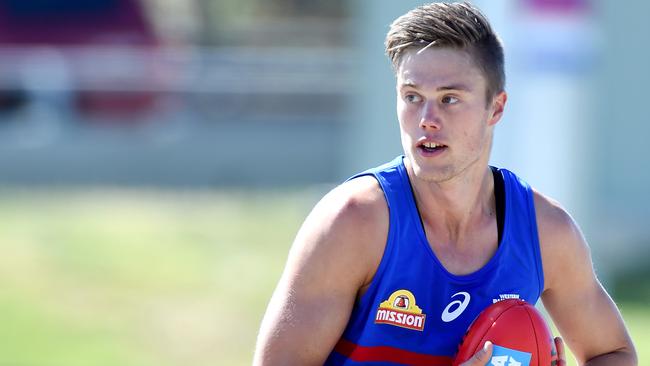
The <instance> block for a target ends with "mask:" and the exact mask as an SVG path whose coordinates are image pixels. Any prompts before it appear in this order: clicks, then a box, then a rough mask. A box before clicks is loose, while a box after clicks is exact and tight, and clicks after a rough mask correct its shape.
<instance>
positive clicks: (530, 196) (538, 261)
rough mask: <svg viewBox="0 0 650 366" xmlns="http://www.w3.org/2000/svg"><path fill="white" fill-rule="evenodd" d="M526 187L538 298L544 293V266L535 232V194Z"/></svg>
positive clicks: (537, 235)
mask: <svg viewBox="0 0 650 366" xmlns="http://www.w3.org/2000/svg"><path fill="white" fill-rule="evenodd" d="M525 187H526V198H527V203H528V212H529V213H528V218H529V220H530V222H529V227H530V239H531V243H532V246H533V248H532V249H533V254H534V255H535V266H536V268H537V277H538V278H539V292H538V297H539V296H541V295H542V292H544V266H543V263H542V254H541V248H540V244H539V232H538V230H537V213H536V212H535V196H534V195H535V193H534V192H533V189H532V188H531V187H530V186H529V185H527V184H526V185H525Z"/></svg>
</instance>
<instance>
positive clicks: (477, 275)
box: [398, 156, 512, 283]
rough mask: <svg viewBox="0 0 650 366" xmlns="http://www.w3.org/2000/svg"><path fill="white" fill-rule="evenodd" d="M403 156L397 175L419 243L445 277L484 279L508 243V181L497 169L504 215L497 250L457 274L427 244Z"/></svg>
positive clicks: (468, 280)
mask: <svg viewBox="0 0 650 366" xmlns="http://www.w3.org/2000/svg"><path fill="white" fill-rule="evenodd" d="M404 159H405V158H404V156H402V159H401V161H400V164H399V165H398V169H399V173H400V174H399V175H400V178H401V179H402V183H403V184H404V186H405V187H406V189H407V190H408V192H407V194H406V196H407V197H406V200H407V206H408V209H409V211H410V215H408V216H410V217H411V220H412V221H413V224H414V227H415V231H416V233H417V236H418V238H419V239H420V244H421V245H423V246H424V247H425V248H424V249H425V251H426V252H427V253H429V255H430V256H431V258H432V260H433V262H434V264H435V265H436V266H438V267H439V268H440V270H441V271H442V273H444V274H445V275H446V276H447V277H449V278H450V279H451V280H454V281H456V282H463V283H468V282H474V281H477V280H484V274H485V273H487V272H489V271H491V270H492V269H493V268H494V267H495V266H496V265H497V264H498V262H499V258H500V257H501V256H502V254H501V253H503V252H504V251H505V250H506V249H505V248H506V246H507V243H508V235H509V232H510V230H509V227H510V215H511V212H512V210H511V209H510V201H511V199H510V195H509V194H508V191H509V187H510V182H508V180H507V179H506V178H505V177H504V176H503V173H502V172H501V171H499V172H498V173H499V174H501V176H502V177H503V185H504V187H503V188H504V189H503V192H504V197H503V198H504V199H503V202H504V205H503V206H504V207H503V209H504V211H505V212H504V215H503V235H502V237H501V240H500V241H499V242H498V247H497V250H496V251H495V252H494V254H493V255H492V258H490V260H488V262H487V263H486V264H485V265H483V267H481V268H479V269H477V270H476V271H474V272H472V273H468V274H464V275H457V274H454V273H451V272H449V271H448V270H447V268H446V267H445V266H444V265H443V264H442V262H440V260H439V259H438V256H437V255H436V253H435V252H434V251H433V249H432V248H431V245H430V244H429V240H428V239H427V236H426V233H425V231H424V226H423V223H422V219H421V217H420V212H419V211H418V208H417V205H416V203H415V194H414V192H413V188H412V187H411V181H410V178H409V176H408V173H407V171H406V166H405V165H404Z"/></svg>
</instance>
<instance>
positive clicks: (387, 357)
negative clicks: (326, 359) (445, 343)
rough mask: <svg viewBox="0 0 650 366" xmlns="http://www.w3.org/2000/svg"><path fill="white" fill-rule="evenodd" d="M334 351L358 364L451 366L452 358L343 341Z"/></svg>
mask: <svg viewBox="0 0 650 366" xmlns="http://www.w3.org/2000/svg"><path fill="white" fill-rule="evenodd" d="M334 351H336V352H338V353H340V354H342V355H343V356H346V357H347V358H349V359H351V360H353V361H356V362H393V363H397V364H402V365H413V366H450V365H451V362H452V358H451V357H448V356H433V355H427V354H424V353H417V352H411V351H406V350H403V349H399V348H395V347H389V346H375V347H365V346H360V345H358V344H354V343H352V342H350V341H347V340H345V339H341V340H340V341H339V343H337V344H336V347H334Z"/></svg>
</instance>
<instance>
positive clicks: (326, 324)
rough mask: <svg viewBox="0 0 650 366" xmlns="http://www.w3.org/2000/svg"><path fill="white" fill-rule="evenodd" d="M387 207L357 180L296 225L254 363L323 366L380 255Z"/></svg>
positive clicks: (371, 182)
mask: <svg viewBox="0 0 650 366" xmlns="http://www.w3.org/2000/svg"><path fill="white" fill-rule="evenodd" d="M387 233H388V208H387V206H386V203H385V200H384V198H383V193H382V191H381V189H380V188H379V185H378V184H377V182H376V181H375V179H374V178H372V177H362V178H358V179H355V180H353V181H351V182H347V183H345V184H344V185H342V186H340V187H337V188H336V189H334V190H333V191H332V192H330V193H329V194H328V195H326V196H325V197H324V198H323V199H322V200H321V202H319V203H318V204H317V205H316V207H315V208H314V209H313V211H312V212H311V213H310V215H309V216H308V217H307V219H306V220H305V222H304V224H303V226H302V227H301V229H300V231H299V232H298V235H297V236H296V239H295V241H294V244H293V246H292V249H291V251H290V253H289V259H288V261H287V265H286V267H285V270H284V273H283V275H282V278H281V279H280V282H279V284H278V286H277V288H276V290H275V292H274V294H273V297H272V299H271V302H270V303H269V306H268V308H267V311H266V314H265V316H264V320H263V322H262V326H261V329H260V334H259V337H258V342H257V346H256V351H255V359H254V364H255V365H258V366H261V365H322V364H323V363H324V362H325V360H326V358H327V356H328V355H329V353H330V352H331V350H332V348H333V347H334V346H335V344H336V342H337V341H338V340H339V338H340V336H341V334H342V332H343V330H344V329H345V326H346V324H347V322H348V319H349V316H350V313H351V311H352V307H353V305H354V302H355V299H356V298H357V296H358V294H359V291H360V289H362V288H364V287H365V286H366V285H367V284H368V283H369V282H370V280H371V278H372V276H373V275H374V272H375V270H376V268H377V266H378V264H379V261H380V260H381V255H382V254H383V246H384V245H385V243H386V238H387Z"/></svg>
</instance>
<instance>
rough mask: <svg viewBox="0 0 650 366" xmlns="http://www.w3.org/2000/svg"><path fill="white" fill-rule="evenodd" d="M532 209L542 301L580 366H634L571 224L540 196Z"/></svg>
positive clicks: (623, 334) (630, 348)
mask: <svg viewBox="0 0 650 366" xmlns="http://www.w3.org/2000/svg"><path fill="white" fill-rule="evenodd" d="M535 207H536V211H537V222H538V230H539V237H540V245H541V249H542V260H543V265H544V277H545V281H544V282H545V289H544V293H543V294H542V301H543V302H544V306H545V308H546V310H548V312H549V314H550V315H551V318H552V319H553V321H554V322H555V324H556V325H557V327H558V329H559V331H560V333H561V334H562V336H563V338H564V341H565V342H566V344H567V345H568V346H569V348H570V349H571V351H572V352H573V354H574V355H575V356H576V359H577V361H578V363H579V364H580V365H583V364H584V365H636V364H637V356H636V352H635V350H634V345H633V343H632V340H631V338H630V336H629V334H628V332H627V329H626V328H625V324H624V322H623V319H622V317H621V315H620V313H619V311H618V308H617V307H616V304H614V302H613V301H612V299H611V298H610V297H609V295H608V294H607V292H606V291H605V289H604V288H603V287H602V285H601V284H600V282H599V281H598V279H597V278H596V275H595V273H594V270H593V265H592V260H591V254H590V251H589V247H588V246H587V243H586V241H585V239H584V237H583V235H582V233H581V232H580V230H579V229H578V227H577V225H576V224H575V222H574V221H573V219H572V218H571V217H570V216H569V215H568V214H567V213H566V212H565V211H564V210H563V209H562V208H561V207H559V206H558V205H557V204H556V203H554V202H552V201H551V200H549V199H547V198H545V197H544V196H542V195H540V194H536V195H535Z"/></svg>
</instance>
